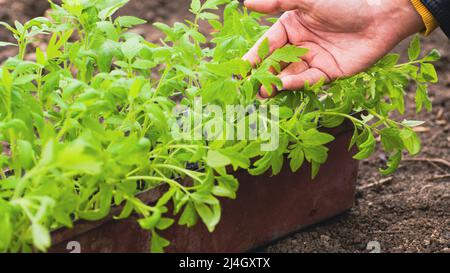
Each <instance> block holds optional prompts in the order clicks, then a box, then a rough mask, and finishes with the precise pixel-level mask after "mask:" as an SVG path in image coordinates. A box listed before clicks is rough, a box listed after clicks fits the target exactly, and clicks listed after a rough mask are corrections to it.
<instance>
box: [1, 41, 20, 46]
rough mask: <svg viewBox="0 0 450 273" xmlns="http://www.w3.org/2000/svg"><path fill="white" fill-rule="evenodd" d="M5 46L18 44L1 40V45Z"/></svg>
mask: <svg viewBox="0 0 450 273" xmlns="http://www.w3.org/2000/svg"><path fill="white" fill-rule="evenodd" d="M4 46H17V45H16V44H13V43H7V42H0V47H4Z"/></svg>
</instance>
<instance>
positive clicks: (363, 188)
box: [358, 177, 394, 191]
mask: <svg viewBox="0 0 450 273" xmlns="http://www.w3.org/2000/svg"><path fill="white" fill-rule="evenodd" d="M392 179H394V178H393V177H387V178H384V179H381V180H380V181H377V182H375V183H370V184H367V185H364V186H362V187H359V188H358V191H363V190H367V189H370V188H373V187H376V186H381V185H384V184H387V183H389V182H391V181H392Z"/></svg>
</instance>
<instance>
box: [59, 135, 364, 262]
mask: <svg viewBox="0 0 450 273" xmlns="http://www.w3.org/2000/svg"><path fill="white" fill-rule="evenodd" d="M331 133H332V134H334V136H335V137H336V140H335V141H333V142H332V143H331V144H330V145H329V146H328V147H329V148H330V152H329V158H328V161H327V163H326V164H324V165H323V166H322V167H321V169H320V172H319V175H318V176H317V177H316V179H314V180H312V179H311V173H310V169H311V168H310V166H309V165H308V164H305V165H304V166H303V167H302V169H301V170H300V171H298V172H296V173H292V172H291V171H290V169H289V166H288V164H285V167H284V169H283V171H282V172H281V173H280V174H279V175H277V176H274V177H271V176H270V175H269V174H267V175H264V176H259V177H254V176H251V175H249V174H248V173H246V172H243V171H242V172H238V173H237V178H238V179H239V181H240V188H239V191H238V194H237V199H236V200H229V199H223V200H221V202H222V218H221V221H220V223H219V224H218V226H217V228H216V230H215V231H214V232H213V233H210V232H208V230H207V229H206V227H205V226H204V225H203V224H202V223H200V222H199V224H197V225H196V226H195V227H193V228H187V227H184V226H178V225H176V224H175V225H173V226H172V227H171V228H169V229H168V230H165V231H164V232H162V233H161V235H162V236H163V237H165V238H168V239H169V240H170V241H171V245H170V246H169V247H167V248H166V251H167V252H176V253H199V252H208V253H216V252H219V253H221V252H245V251H249V250H252V249H255V248H257V247H261V246H264V245H266V244H268V243H270V242H272V241H275V240H277V239H280V238H282V237H284V236H287V235H289V234H291V233H293V232H296V231H299V230H301V229H303V228H305V227H308V226H311V225H314V224H317V223H319V222H321V221H324V220H326V219H329V218H331V217H333V216H336V215H339V214H341V213H343V212H345V211H347V210H348V209H350V208H351V207H352V206H353V202H354V195H355V184H356V178H357V173H358V162H357V160H354V159H353V158H352V155H353V154H354V151H352V150H351V151H349V150H348V145H349V143H350V139H351V137H352V134H353V131H352V130H348V128H347V127H344V126H342V127H340V128H337V130H332V132H331ZM164 191H165V188H163V187H161V188H157V189H154V190H151V191H148V192H146V193H143V194H141V196H139V197H140V198H142V199H143V200H144V201H145V202H148V203H152V202H155V201H156V200H157V199H158V198H159V197H160V196H161V195H162V194H163V193H164ZM119 211H120V208H114V209H113V210H112V213H111V217H109V218H107V219H105V220H102V221H98V222H87V221H79V222H77V223H76V225H75V227H74V228H73V229H60V230H57V231H55V232H54V233H53V234H52V240H53V247H52V249H51V250H50V252H71V251H72V248H71V245H73V244H74V243H73V242H75V244H76V245H78V246H79V247H80V249H78V250H79V251H81V252H83V253H98V252H101V253H102V252H107V253H111V252H112V253H114V252H133V253H135V252H148V251H149V249H150V247H149V240H150V236H151V235H150V233H149V232H148V231H145V230H142V229H141V228H140V227H139V225H138V224H137V222H136V218H135V217H130V218H129V219H125V220H114V219H113V218H112V215H117V214H118V213H119Z"/></svg>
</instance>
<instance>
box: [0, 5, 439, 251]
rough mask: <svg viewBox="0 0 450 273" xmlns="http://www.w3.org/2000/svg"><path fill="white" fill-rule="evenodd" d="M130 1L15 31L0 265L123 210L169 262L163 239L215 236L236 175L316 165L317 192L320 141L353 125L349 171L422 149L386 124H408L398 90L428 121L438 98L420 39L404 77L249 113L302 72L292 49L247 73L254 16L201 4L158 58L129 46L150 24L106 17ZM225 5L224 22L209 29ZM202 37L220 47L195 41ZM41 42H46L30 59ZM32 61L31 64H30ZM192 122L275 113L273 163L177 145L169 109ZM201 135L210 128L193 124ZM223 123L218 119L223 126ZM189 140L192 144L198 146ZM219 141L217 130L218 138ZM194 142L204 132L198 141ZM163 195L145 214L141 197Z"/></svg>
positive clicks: (400, 128) (289, 96)
mask: <svg viewBox="0 0 450 273" xmlns="http://www.w3.org/2000/svg"><path fill="white" fill-rule="evenodd" d="M127 2H128V1H127V0H114V1H111V0H97V1H85V0H63V1H62V4H61V5H57V4H55V3H53V2H50V3H51V8H52V9H51V13H50V19H45V18H37V19H33V20H31V21H30V22H28V23H26V24H24V25H22V24H20V23H18V22H17V23H16V24H15V26H14V27H13V26H10V25H8V24H6V23H1V25H3V26H5V27H6V28H7V29H9V30H10V31H11V32H12V33H13V35H14V37H15V38H16V40H17V44H9V43H0V46H18V48H19V53H18V55H17V56H16V57H13V58H9V59H8V60H7V61H6V62H5V63H4V64H3V65H2V66H1V68H0V105H1V106H0V141H1V143H2V145H0V179H1V180H0V230H1V231H2V232H1V233H0V251H1V252H34V251H46V250H48V249H49V247H50V245H51V239H50V233H51V232H52V231H53V230H55V229H58V228H61V227H69V228H71V227H73V223H74V222H75V221H77V220H78V219H85V220H90V221H96V220H100V219H103V218H105V217H108V216H109V214H110V209H111V207H112V206H120V205H122V206H123V210H122V211H121V213H120V214H119V215H114V217H115V218H116V219H123V218H127V217H129V216H130V215H131V214H133V213H134V214H137V215H139V217H140V220H139V224H140V226H141V227H142V228H143V229H146V230H149V232H151V234H152V239H151V246H150V249H151V251H153V252H162V251H163V249H164V247H166V246H168V244H169V241H168V240H167V239H164V238H162V237H161V236H160V235H159V234H158V233H159V231H160V230H164V229H167V228H169V227H170V226H171V225H173V224H174V219H173V218H170V217H169V216H168V213H167V212H168V206H169V204H170V203H172V207H173V213H174V214H179V215H180V217H179V220H178V224H180V225H185V226H187V227H192V226H194V225H195V224H196V223H197V222H198V221H199V220H201V221H202V222H203V223H204V224H205V225H206V226H207V228H208V229H209V230H210V231H211V232H212V231H214V228H215V226H216V225H217V223H218V222H219V220H220V216H221V206H220V201H219V199H218V198H219V197H224V198H235V197H236V192H237V190H238V186H239V182H238V181H237V180H236V178H235V177H234V176H233V172H232V171H231V170H230V168H229V167H230V166H231V167H233V169H234V170H237V169H245V170H248V171H249V173H251V174H253V175H262V174H264V173H267V172H268V171H269V170H270V171H271V174H272V175H276V174H278V173H279V172H280V171H281V169H282V167H283V162H284V158H285V157H288V158H289V159H290V167H291V169H292V171H294V172H295V171H298V170H299V169H300V167H301V166H302V165H303V164H304V163H305V162H309V163H310V164H311V167H312V173H313V176H316V175H317V173H318V172H319V169H320V165H321V164H323V163H325V162H326V160H327V156H328V148H327V147H326V144H328V143H329V142H331V141H333V139H334V138H333V136H331V135H330V134H327V133H324V132H321V130H320V129H321V128H323V127H326V128H333V127H338V126H340V125H341V124H342V123H344V121H349V122H351V123H352V124H353V126H354V128H355V130H354V132H355V133H354V137H353V140H352V142H351V143H350V146H351V147H352V146H355V145H356V146H357V147H358V150H359V152H358V153H357V154H356V155H355V158H356V159H365V158H368V157H369V156H370V155H371V154H373V152H374V151H375V148H376V145H377V141H376V139H377V137H380V138H381V145H382V146H383V148H384V149H385V150H386V152H388V153H389V154H390V155H391V156H390V159H389V163H388V166H387V168H385V169H382V170H381V171H382V172H383V173H385V174H389V173H392V172H393V171H395V169H396V168H397V167H398V165H399V163H400V160H401V157H402V154H403V151H407V152H408V153H410V154H411V155H415V154H417V153H419V151H420V140H419V138H418V136H417V135H416V134H415V133H414V131H413V130H412V129H411V127H413V126H417V125H419V124H420V122H417V121H408V120H404V121H401V122H399V121H397V120H395V119H392V118H391V117H390V116H391V114H392V113H393V112H395V111H397V112H399V113H400V114H403V113H404V111H405V102H404V97H405V90H406V88H407V87H408V86H409V84H410V83H411V81H412V82H415V83H416V85H417V93H416V94H417V95H416V104H417V111H421V110H422V109H424V108H426V109H427V110H430V109H431V102H430V99H429V97H428V91H427V85H428V84H429V83H434V82H437V76H436V71H435V70H434V67H433V65H432V64H431V63H432V62H433V61H436V60H437V59H438V58H439V54H438V53H437V52H436V51H432V52H431V53H430V54H428V55H426V56H425V57H422V58H420V57H419V56H420V53H421V49H420V43H419V39H418V38H415V39H414V40H413V42H412V44H411V47H410V50H409V52H408V53H409V57H410V61H409V62H408V63H404V64H398V61H399V56H398V55H392V54H391V55H388V56H386V57H385V58H383V59H382V60H381V61H380V62H378V63H377V64H376V65H375V66H374V67H372V68H371V69H369V70H367V71H366V72H364V73H361V74H358V75H356V76H354V77H350V78H346V79H340V80H338V81H335V82H333V83H331V84H329V85H324V84H323V82H321V83H318V84H316V85H313V86H310V85H307V86H306V87H305V88H304V90H299V92H285V93H283V94H281V95H280V96H278V97H276V98H275V99H271V100H268V101H256V100H255V95H256V92H257V90H258V89H259V87H260V86H261V85H264V86H266V88H268V89H269V90H270V89H271V88H272V86H278V85H280V81H279V79H278V78H277V77H275V76H274V75H273V74H271V73H269V68H270V67H274V68H275V69H279V63H280V62H293V61H298V60H299V58H300V57H301V56H302V55H303V54H305V53H306V52H307V49H302V48H297V47H294V46H286V47H284V48H281V49H279V50H277V51H275V52H274V53H273V54H272V55H271V56H268V57H267V55H268V54H267V52H268V48H267V47H268V44H267V43H263V45H262V46H261V48H260V55H261V57H267V58H265V61H264V62H262V64H260V65H259V66H257V67H251V66H250V64H249V63H247V62H245V61H243V60H242V59H241V57H242V56H243V54H245V53H246V52H247V50H248V49H249V48H250V47H251V46H252V45H253V44H254V43H255V42H256V41H257V39H258V38H259V37H261V35H262V34H263V33H264V31H265V30H267V27H265V26H263V25H261V23H260V22H261V20H263V18H262V15H260V14H256V13H250V12H248V11H247V10H246V9H241V7H240V5H239V2H238V1H232V0H206V1H200V0H194V1H192V5H191V7H190V10H191V12H192V13H193V15H194V20H192V21H186V22H185V23H175V24H174V25H173V26H168V25H165V24H162V23H156V24H155V27H156V28H158V29H159V30H161V31H162V32H164V33H165V34H166V37H165V38H164V39H163V40H162V41H161V44H160V45H157V44H153V43H150V42H148V41H145V40H144V38H143V37H141V36H140V35H138V34H136V33H133V32H127V30H128V29H129V28H131V27H133V26H136V25H139V24H144V23H145V21H144V20H141V19H139V18H136V17H132V16H121V17H114V16H113V15H114V13H115V12H116V11H117V10H118V9H119V8H121V7H122V6H123V5H125V4H126V3H127ZM221 5H224V12H223V17H222V18H220V17H219V16H218V15H217V12H215V10H217V9H218V8H219V6H221ZM200 21H207V23H209V25H210V27H211V29H213V31H212V32H211V33H206V34H204V33H201V32H200V30H199V25H200ZM34 40H38V41H46V42H45V43H46V44H45V46H42V47H37V48H33V47H32V46H31V42H32V41H34ZM27 53H34V55H35V58H34V59H33V61H31V60H30V59H31V58H28V57H27V56H28V55H27ZM197 98H201V101H202V103H201V105H200V108H201V109H206V108H208V106H209V105H217V106H219V108H221V109H226V107H227V106H228V105H242V106H248V105H252V106H255V108H256V110H255V111H253V112H251V113H248V114H247V115H244V116H241V117H236V118H235V119H233V120H232V122H231V124H232V126H234V127H237V125H236V124H237V123H238V122H239V121H242V120H243V121H244V122H245V123H252V118H260V119H267V115H265V113H264V110H263V109H267V108H265V107H271V106H276V107H278V108H279V114H278V115H277V119H275V120H267V122H268V124H269V123H271V125H273V126H274V127H273V128H279V129H280V135H279V138H280V139H279V145H278V147H277V149H275V150H271V151H267V150H264V149H262V145H264V143H265V141H266V139H265V138H264V137H263V136H257V137H255V138H249V139H243V140H239V139H236V140H221V139H215V140H214V139H209V138H205V137H203V138H202V137H200V138H192V139H178V138H175V137H174V135H173V134H172V128H174V126H176V125H177V124H178V123H179V120H180V119H179V116H174V115H173V109H174V108H176V107H180V106H184V107H186V108H195V107H196V103H197V102H198V100H197ZM200 115H201V119H200V120H201V122H200V123H199V124H198V125H199V126H205V125H208V124H209V122H211V120H212V119H214V117H213V115H211V113H210V112H208V111H201V114H200ZM223 118H224V117H223ZM197 131H198V128H196V127H195V128H190V129H188V130H187V134H188V135H192V134H195V133H196V132H197ZM219 131H220V130H219ZM200 135H201V136H202V132H200ZM161 185H166V187H167V189H168V190H167V191H166V192H165V193H164V194H163V195H162V196H161V197H160V198H159V199H158V201H157V202H155V203H153V204H146V203H144V202H143V201H142V200H140V199H139V198H137V195H138V194H139V193H141V192H144V191H148V190H151V189H154V188H156V187H159V186H161Z"/></svg>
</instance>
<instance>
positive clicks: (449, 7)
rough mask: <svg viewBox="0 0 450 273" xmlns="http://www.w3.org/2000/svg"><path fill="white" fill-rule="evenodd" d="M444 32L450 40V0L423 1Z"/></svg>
mask: <svg viewBox="0 0 450 273" xmlns="http://www.w3.org/2000/svg"><path fill="white" fill-rule="evenodd" d="M422 3H423V4H424V5H425V6H426V7H427V8H428V10H429V11H430V12H431V13H432V14H433V16H434V18H435V19H436V20H437V21H438V23H439V25H440V26H441V28H442V30H443V31H444V32H445V34H446V35H447V37H449V38H450V0H422Z"/></svg>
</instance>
